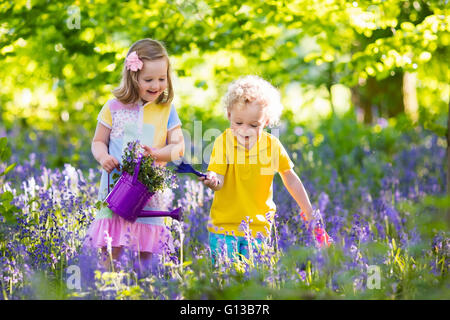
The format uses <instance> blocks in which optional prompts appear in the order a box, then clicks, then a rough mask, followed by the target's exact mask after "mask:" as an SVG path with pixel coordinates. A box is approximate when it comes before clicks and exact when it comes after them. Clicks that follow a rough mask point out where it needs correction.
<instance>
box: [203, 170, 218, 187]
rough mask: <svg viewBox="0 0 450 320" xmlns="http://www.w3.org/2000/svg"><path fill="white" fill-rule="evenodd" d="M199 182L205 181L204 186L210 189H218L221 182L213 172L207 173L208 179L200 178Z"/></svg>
mask: <svg viewBox="0 0 450 320" xmlns="http://www.w3.org/2000/svg"><path fill="white" fill-rule="evenodd" d="M198 180H200V181H203V184H204V185H205V186H207V187H208V188H211V189H213V190H214V189H215V188H217V186H218V185H219V184H220V180H219V178H217V176H216V175H215V174H214V173H212V172H207V173H206V178H205V177H198Z"/></svg>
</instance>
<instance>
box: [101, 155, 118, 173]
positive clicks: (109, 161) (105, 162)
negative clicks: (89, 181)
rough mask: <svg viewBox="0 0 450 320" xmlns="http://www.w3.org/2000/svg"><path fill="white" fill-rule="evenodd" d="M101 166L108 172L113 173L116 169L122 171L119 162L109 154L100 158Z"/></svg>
mask: <svg viewBox="0 0 450 320" xmlns="http://www.w3.org/2000/svg"><path fill="white" fill-rule="evenodd" d="M99 162H100V165H101V166H102V168H103V169H105V170H106V172H108V173H111V171H113V170H114V169H117V170H120V164H119V161H118V160H117V159H116V158H114V157H113V156H112V155H110V154H109V153H107V154H105V155H104V156H103V157H101V158H100V161H99Z"/></svg>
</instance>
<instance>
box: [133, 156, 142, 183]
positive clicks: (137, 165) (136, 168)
mask: <svg viewBox="0 0 450 320" xmlns="http://www.w3.org/2000/svg"><path fill="white" fill-rule="evenodd" d="M141 160H142V154H139V156H138V162H137V164H136V167H135V168H134V175H133V184H136V182H137V179H138V174H139V169H140V167H141Z"/></svg>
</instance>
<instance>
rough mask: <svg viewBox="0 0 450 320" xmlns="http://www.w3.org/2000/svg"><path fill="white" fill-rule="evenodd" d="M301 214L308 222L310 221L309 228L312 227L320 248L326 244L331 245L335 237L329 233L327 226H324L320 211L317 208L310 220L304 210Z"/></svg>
mask: <svg viewBox="0 0 450 320" xmlns="http://www.w3.org/2000/svg"><path fill="white" fill-rule="evenodd" d="M300 216H301V217H302V219H303V220H304V221H305V222H306V223H308V229H310V230H311V232H312V233H313V235H314V239H315V241H316V244H317V246H318V247H319V248H322V247H324V246H326V247H330V246H331V244H332V243H333V238H331V237H330V236H329V235H328V233H327V232H326V230H325V228H324V227H323V225H324V224H323V220H322V215H321V214H320V211H319V210H315V211H314V212H313V213H312V218H311V220H309V221H308V220H306V217H305V214H304V213H303V212H301V213H300Z"/></svg>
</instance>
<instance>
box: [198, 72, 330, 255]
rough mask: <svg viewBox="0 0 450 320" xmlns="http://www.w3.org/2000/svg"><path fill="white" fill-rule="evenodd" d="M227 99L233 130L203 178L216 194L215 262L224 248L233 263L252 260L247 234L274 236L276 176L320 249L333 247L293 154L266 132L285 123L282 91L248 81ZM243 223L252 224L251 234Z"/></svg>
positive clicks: (241, 82)
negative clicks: (296, 169) (236, 258)
mask: <svg viewBox="0 0 450 320" xmlns="http://www.w3.org/2000/svg"><path fill="white" fill-rule="evenodd" d="M224 100H225V107H226V111H227V116H228V119H229V121H230V128H229V129H227V130H226V131H225V132H224V133H222V134H221V135H220V136H219V137H218V138H217V139H216V140H215V142H214V146H213V150H212V154H211V158H210V162H209V166H208V172H207V177H206V179H205V178H203V177H201V178H199V179H200V180H202V181H203V183H204V184H205V185H206V186H207V187H209V188H211V189H212V190H214V191H215V194H214V199H213V203H212V206H211V211H210V225H209V227H208V229H209V231H210V248H211V253H212V256H213V261H214V257H215V256H216V255H217V254H218V253H220V252H221V251H223V250H225V249H224V248H227V249H226V253H227V255H228V256H229V257H230V258H232V257H233V255H234V254H235V253H238V254H240V255H243V256H246V257H247V258H248V240H247V237H246V232H247V233H248V232H249V231H250V233H251V234H250V236H252V237H254V238H257V234H258V233H259V234H260V235H261V236H262V237H267V236H269V234H270V229H271V225H272V223H273V217H274V213H275V210H276V206H275V203H274V202H273V200H272V182H273V177H274V174H275V173H276V172H278V173H279V174H280V175H281V178H282V180H283V183H284V185H285V187H286V189H287V190H288V191H289V193H290V194H291V196H292V197H293V198H294V199H295V201H296V202H297V204H298V205H299V207H300V208H301V209H302V210H303V212H304V213H302V214H301V215H302V218H303V219H304V220H306V221H308V222H309V226H310V228H311V230H312V231H313V232H314V235H315V236H316V240H317V242H318V244H319V245H323V244H327V245H328V243H329V242H331V239H330V238H329V237H328V234H327V233H326V232H325V230H324V229H323V228H322V227H321V226H320V224H323V221H322V220H321V217H320V213H319V212H318V211H314V210H313V209H312V206H311V203H310V201H309V198H308V195H307V193H306V191H305V188H304V187H303V184H302V182H301V181H300V179H299V177H298V176H297V174H296V173H295V172H294V170H293V167H294V164H293V163H292V161H291V159H290V158H289V155H288V154H287V152H286V150H285V149H284V147H283V145H282V144H281V143H280V141H279V140H278V139H277V138H276V137H275V136H273V135H271V134H269V133H266V132H264V130H263V129H264V128H265V127H266V126H268V125H274V124H275V123H276V122H278V120H279V118H280V115H281V111H282V108H283V106H282V104H281V101H280V95H279V93H278V91H277V90H276V89H275V88H274V87H273V86H272V85H271V84H270V83H268V82H267V81H265V80H263V79H261V78H259V77H257V76H247V77H244V78H241V79H239V80H237V81H235V82H233V83H232V84H231V85H230V86H229V88H228V92H227V93H226V95H225V99H224ZM231 199H232V200H231ZM242 221H244V222H245V221H249V222H250V223H249V225H248V229H247V230H246V229H245V228H247V226H245V223H244V224H242ZM257 239H260V237H258V238H257Z"/></svg>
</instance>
